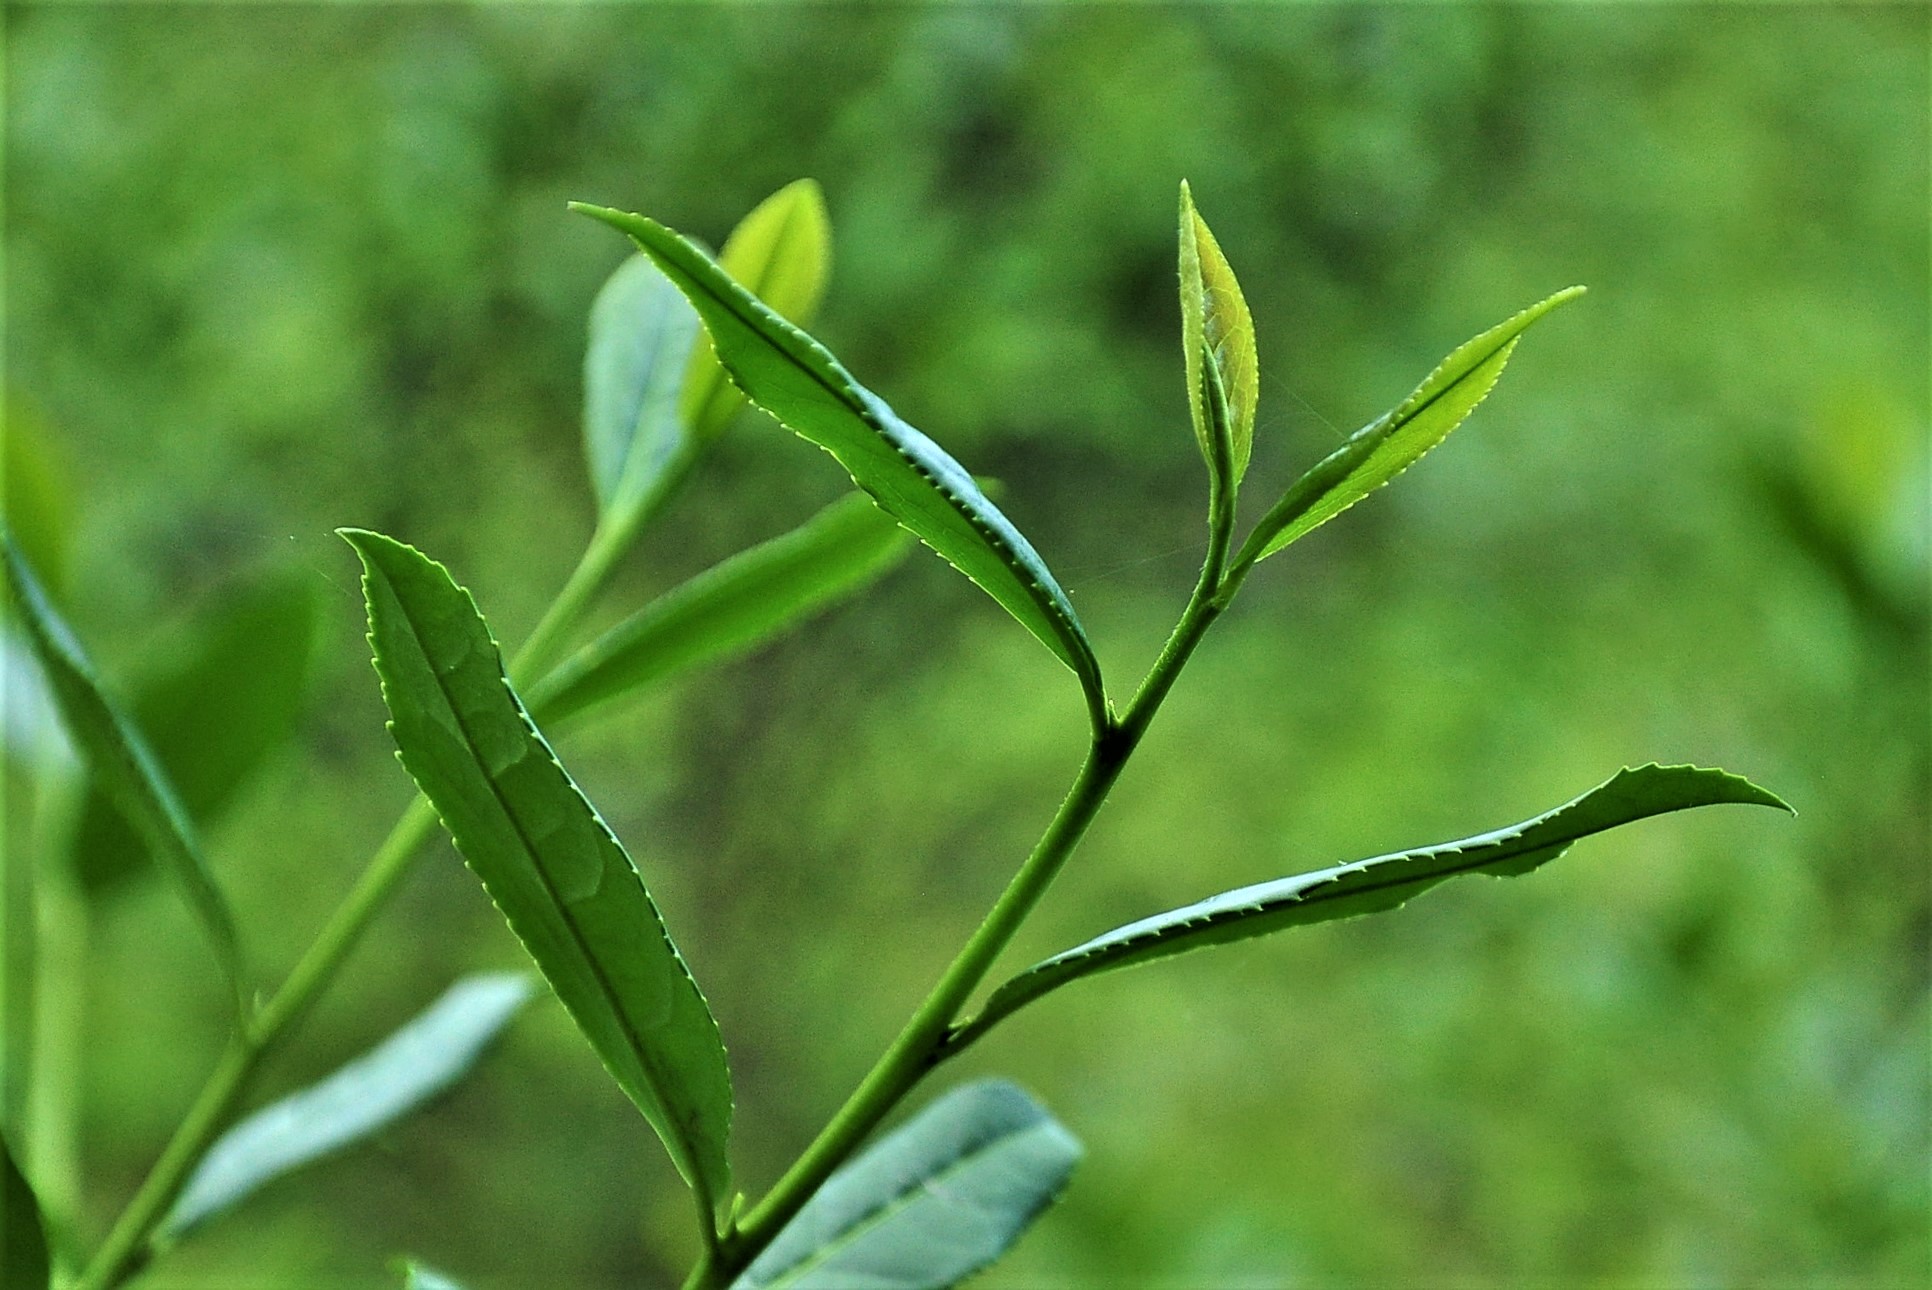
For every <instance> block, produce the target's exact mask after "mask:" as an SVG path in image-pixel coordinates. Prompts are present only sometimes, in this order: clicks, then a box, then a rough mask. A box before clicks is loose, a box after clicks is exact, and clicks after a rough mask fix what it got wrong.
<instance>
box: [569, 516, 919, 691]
mask: <svg viewBox="0 0 1932 1290" xmlns="http://www.w3.org/2000/svg"><path fill="white" fill-rule="evenodd" d="M911 548H912V538H911V536H910V535H908V534H907V533H906V531H905V530H904V529H902V528H900V527H899V525H898V524H897V523H896V522H894V521H893V519H892V517H891V516H889V515H887V514H886V513H885V512H884V511H881V510H880V509H879V508H878V507H876V506H874V505H873V504H872V502H871V501H870V500H869V499H867V498H865V497H862V496H858V495H852V496H848V497H844V498H841V499H840V500H839V501H836V502H834V503H832V504H831V505H830V506H828V507H826V508H825V509H824V510H822V511H820V512H819V513H818V514H817V515H815V516H813V517H812V518H811V519H810V520H808V521H807V522H806V523H805V524H803V525H801V526H800V527H799V528H796V529H794V530H792V531H791V532H790V533H787V534H784V535H783V536H781V537H777V538H773V539H772V540H771V541H769V542H765V543H762V544H760V545H758V546H755V547H752V548H751V549H750V550H748V551H743V552H740V553H739V554H737V555H735V556H732V557H731V558H730V559H728V560H726V561H724V562H723V563H721V564H719V565H716V566H714V567H713V568H711V569H707V570H706V571H705V572H703V573H701V574H699V575H698V576H697V577H695V578H693V579H691V580H690V581H689V582H686V583H684V584H682V585H681V586H678V587H676V588H674V589H673V590H671V591H669V592H666V593H665V594H664V595H663V596H660V597H659V598H658V599H656V600H654V601H652V602H651V603H650V604H648V605H646V606H645V607H644V608H643V609H641V610H639V611H638V612H637V613H635V614H633V615H632V616H631V617H629V618H627V619H625V620H624V621H623V622H621V623H619V624H617V626H615V627H613V628H611V629H610V630H609V631H607V632H605V633H604V634H603V635H602V636H600V637H598V638H597V639H596V640H594V641H592V642H591V643H590V644H588V645H586V646H584V647H583V648H582V649H580V650H578V651H577V652H576V653H575V654H573V655H572V656H571V657H569V658H567V659H565V660H564V661H563V662H562V663H560V664H559V665H558V666H557V668H556V670H555V671H554V672H552V673H551V674H550V675H549V676H547V677H545V678H544V680H543V682H542V683H541V684H539V685H537V686H536V687H534V688H533V689H532V690H531V692H530V708H531V711H532V712H534V713H535V714H536V716H537V718H538V720H540V721H543V722H545V723H548V722H552V721H561V720H564V719H566V718H569V717H571V716H574V715H576V714H577V713H579V712H582V711H583V710H584V709H586V708H589V707H592V706H595V705H597V704H599V703H603V702H606V701H608V700H610V699H613V698H617V697H618V696H620V695H624V694H628V693H631V692H634V691H636V690H638V689H641V688H643V687H645V686H648V685H651V684H653V683H655V682H657V681H661V680H663V679H664V678H666V677H668V676H672V675H674V674H676V673H678V672H682V671H685V670H687V669H689V668H693V667H697V666H699V665H700V664H703V663H708V662H712V661H714V660H716V659H719V658H723V657H726V656H729V655H731V654H735V653H738V652H741V651H743V650H747V649H750V648H751V647H752V646H754V645H757V644H758V643H760V642H762V641H765V640H768V639H770V638H771V637H772V636H775V635H776V634H778V633H779V632H781V631H783V630H784V629H785V628H786V627H788V626H790V625H791V624H793V623H795V622H797V621H798V620H799V619H801V618H803V617H805V616H806V615H808V614H811V613H813V612H815V611H817V610H819V609H822V608H824V607H825V606H826V605H828V604H830V603H831V602H832V601H834V600H837V599H838V598H840V597H842V596H846V595H850V594H851V593H853V592H854V591H856V590H858V589H859V588H860V587H863V586H865V585H866V584H867V583H869V582H871V581H872V580H873V579H875V578H877V577H879V576H880V575H881V574H883V573H884V572H885V571H886V570H887V569H890V568H891V567H892V566H894V565H896V564H897V563H898V562H899V561H900V560H901V559H903V558H904V557H905V556H906V554H907V553H908V552H909V551H910V550H911Z"/></svg>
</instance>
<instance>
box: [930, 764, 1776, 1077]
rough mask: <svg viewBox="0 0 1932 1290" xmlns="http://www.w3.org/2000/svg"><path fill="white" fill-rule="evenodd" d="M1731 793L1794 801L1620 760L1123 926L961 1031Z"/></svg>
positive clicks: (1715, 773)
mask: <svg viewBox="0 0 1932 1290" xmlns="http://www.w3.org/2000/svg"><path fill="white" fill-rule="evenodd" d="M1721 803H1738V804H1745V805H1755V806H1771V807H1776V808H1778V809H1781V810H1787V811H1788V810H1790V809H1791V808H1790V807H1789V806H1787V805H1786V804H1785V803H1784V802H1783V801H1781V800H1780V799H1779V798H1778V797H1777V796H1776V795H1774V794H1772V793H1770V792H1768V791H1766V790H1765V789H1762V788H1759V787H1758V786H1757V785H1755V784H1753V783H1751V782H1750V781H1749V780H1747V779H1743V778H1741V777H1739V776H1737V775H1732V774H1729V773H1727V772H1725V771H1721V770H1706V769H1703V768H1700V767H1696V766H1657V765H1650V766H1639V767H1636V768H1634V769H1626V770H1621V771H1618V772H1617V773H1616V774H1615V775H1614V776H1612V777H1611V778H1610V779H1609V780H1608V781H1606V782H1605V783H1603V784H1600V785H1598V786H1597V787H1596V788H1593V789H1591V790H1590V791H1589V792H1587V793H1585V794H1583V795H1582V796H1581V797H1578V798H1576V799H1575V800H1574V801H1571V802H1568V803H1566V804H1565V805H1563V806H1559V807H1557V808H1556V809H1555V810H1553V811H1549V812H1547V813H1545V814H1543V815H1539V816H1537V817H1536V818H1535V819H1532V820H1526V821H1524V822H1523V823H1521V824H1514V825H1511V826H1509V827H1507V828H1503V829H1498V830H1496V831H1494V832H1491V833H1484V834H1480V835H1478V836H1476V837H1472V838H1464V839H1462V840H1461V841H1459V842H1448V843H1443V844H1442V845H1439V846H1433V847H1425V848H1422V849H1420V850H1415V851H1403V852H1398V853H1395V854H1393V855H1385V856H1376V857H1374V858H1373V859H1369V860H1357V861H1355V862H1353V863H1351V864H1344V865H1337V866H1335V867H1334V868H1330V869H1320V870H1316V871H1315V872H1313V873H1304V874H1299V875H1297V876H1295V877H1292V878H1281V879H1277V880H1275V881H1273V882H1264V883H1259V884H1256V885H1254V886H1251V887H1242V888H1239V889H1237V890H1234V891H1226V892H1222V893H1221V894H1219V895H1217V896H1210V897H1208V898H1207V899H1206V900H1203V901H1200V902H1198V903H1196V904H1193V905H1188V906H1186V907H1185V908H1182V909H1173V910H1169V911H1167V912H1166V913H1162V914H1156V915H1154V916H1152V917H1150V918H1144V919H1141V920H1140V921H1138V922H1134V923H1129V924H1127V925H1126V926H1124V927H1117V928H1115V929H1114V930H1113V931H1110V932H1107V933H1105V934H1103V935H1101V936H1097V937H1095V938H1094V939H1093V940H1091V941H1088V942H1086V943H1085V944H1084V945H1079V946H1075V947H1074V948H1073V949H1070V950H1067V951H1064V952H1063V953H1060V954H1056V955H1054V956H1053V957H1052V958H1049V959H1046V960H1044V961H1043V962H1040V963H1037V964H1035V965H1034V966H1033V967H1031V968H1028V969H1027V970H1026V971H1025V972H1022V973H1021V974H1020V975H1018V976H1016V977H1014V978H1013V979H1012V980H1010V981H1007V982H1006V983H1005V984H1003V985H1001V986H1000V987H999V989H997V990H995V991H994V992H993V994H992V996H991V997H990V998H989V999H988V1000H987V1003H986V1007H985V1009H984V1010H983V1011H982V1012H981V1014H980V1015H979V1016H978V1017H976V1018H974V1019H973V1020H972V1021H970V1022H968V1023H967V1024H966V1025H965V1026H963V1027H962V1028H961V1029H960V1031H959V1032H958V1035H959V1037H960V1039H961V1040H962V1041H967V1040H970V1038H974V1037H977V1036H978V1035H979V1034H983V1033H984V1032H985V1031H986V1030H987V1029H990V1028H991V1027H992V1025H993V1024H994V1023H996V1022H997V1021H999V1020H1000V1019H1001V1018H1003V1017H1006V1016H1009V1015H1011V1014H1012V1013H1013V1012H1015V1011H1016V1010H1018V1009H1020V1008H1022V1007H1024V1006H1026V1005H1027V1004H1028V1003H1031V1002H1032V1001H1034V1000H1035V999H1038V998H1040V997H1041V996H1042V995H1044V994H1046V993H1048V992H1049V991H1052V990H1056V989H1058V988H1059V987H1061V986H1063V985H1066V984H1068V983H1069V982H1072V981H1076V980H1079V979H1080V978H1082V977H1087V976H1093V975H1095V974H1096V973H1100V972H1107V971H1112V970H1114V969H1116V968H1124V967H1131V966H1133V965H1135V964H1138V963H1149V962H1152V961H1154V960H1155V959H1162V958H1167V957H1169V956H1171V955H1175V954H1182V953H1186V952H1187V951H1189V950H1195V949H1202V948H1205V947H1207V946H1209V945H1219V944H1223V943H1226V942H1229V941H1240V940H1247V939H1249V938H1251V937H1256V936H1265V935H1267V934H1268V933H1270V932H1277V931H1281V930H1283V929H1285V928H1289V927H1300V926H1305V925H1307V924H1310V923H1320V922H1327V921H1329V920H1330V919H1337V918H1353V917H1355V916H1357V915H1360V914H1373V913H1379V912H1381V911H1383V910H1389V909H1395V908H1398V907H1399V906H1401V905H1402V904H1403V903H1405V902H1406V901H1408V900H1410V899H1411V898H1413V897H1415V896H1418V895H1420V894H1421V893H1422V892H1424V891H1427V890H1428V889H1429V888H1430V887H1433V886H1435V885H1436V884H1437V883H1439V882H1444V881H1446V880H1448V879H1450V878H1453V877H1456V876H1458V875H1460V874H1469V873H1482V874H1488V875H1490V876H1492V877H1513V876H1515V875H1518V874H1524V873H1528V872H1530V871H1531V870H1533V869H1536V868H1538V867H1540V866H1542V865H1544V864H1547V863H1549V862H1550V861H1551V860H1554V859H1556V858H1557V857H1558V856H1560V855H1562V854H1563V853H1564V852H1565V851H1567V850H1568V849H1569V847H1570V845H1571V844H1572V843H1574V842H1576V841H1577V840H1578V839H1580V838H1585V837H1588V836H1590V835H1591V834H1593V833H1602V832H1604V831H1605V830H1607V829H1613V828H1616V827H1618V826H1619V825H1623V824H1629V823H1631V822H1633V821H1635V820H1641V819H1645V818H1648V817H1650V816H1653V815H1663V814H1666V813H1668V812H1671V811H1681V810H1687V809H1689V808H1691V807H1697V806H1713V805H1718V804H1721Z"/></svg>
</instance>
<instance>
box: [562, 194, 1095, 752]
mask: <svg viewBox="0 0 1932 1290" xmlns="http://www.w3.org/2000/svg"><path fill="white" fill-rule="evenodd" d="M584 213H585V214H588V215H590V216H592V217H593V218H596V219H600V220H603V221H604V222H605V223H607V224H610V225H611V226H612V227H613V228H616V229H618V230H619V231H620V232H623V233H625V234H628V235H629V236H630V237H631V238H632V239H633V240H634V241H635V242H636V243H637V244H638V245H639V246H640V247H642V248H643V250H644V251H645V253H646V254H648V255H649V256H650V257H651V258H652V259H653V260H655V261H657V264H658V267H659V268H661V269H663V271H664V272H665V274H666V276H668V277H669V278H670V279H671V280H672V281H673V282H674V283H676V284H677V285H678V287H679V289H680V290H682V291H684V293H685V295H686V296H687V297H688V298H689V299H690V300H691V303H692V305H693V306H694V307H696V309H697V311H698V314H699V316H700V317H702V318H703V319H704V322H705V326H706V328H707V330H708V331H709V333H710V335H711V340H712V345H713V347H714V349H715V351H716V352H717V353H718V355H719V356H720V358H721V359H722V361H723V363H724V366H725V369H726V371H727V372H728V373H729V374H730V376H731V379H732V380H733V381H735V382H736V383H737V384H738V385H739V387H740V388H742V389H744V390H745V391H746V392H747V394H748V395H749V396H750V397H751V398H752V400H753V401H754V402H756V403H757V404H758V405H759V406H760V407H762V408H764V409H765V411H767V412H769V413H771V414H772V416H774V417H775V418H777V419H778V421H779V422H780V423H782V424H783V425H785V426H786V427H787V428H789V429H791V430H792V431H793V432H794V433H796V434H798V435H799V436H800V437H802V438H804V439H807V440H809V441H811V442H812V443H815V444H817V445H818V446H819V447H821V448H823V449H825V450H826V451H827V452H829V453H831V454H832V456H833V457H834V458H835V459H836V460H837V461H838V462H839V464H840V465H842V466H844V467H845V469H846V471H847V473H849V474H850V475H851V476H852V479H853V481H854V482H855V483H857V484H858V485H859V487H861V488H863V489H864V490H865V491H866V492H868V493H870V494H871V495H872V496H873V498H874V499H875V500H876V501H877V502H878V504H879V505H880V507H882V508H883V509H884V510H885V511H886V512H887V513H888V514H890V515H892V516H893V518H895V519H896V520H898V521H899V522H900V523H901V524H903V525H904V526H905V527H906V528H908V529H910V530H911V531H912V532H913V533H914V534H915V535H917V536H918V537H919V538H920V540H921V541H923V542H925V543H926V545H928V546H930V547H931V548H932V549H933V550H935V551H936V552H938V553H939V554H940V555H941V556H942V557H943V558H944V559H945V560H946V561H947V562H948V563H950V564H951V565H952V566H953V567H954V568H956V569H958V570H959V571H960V572H962V573H964V574H965V575H966V576H967V577H968V578H970V579H971V580H972V581H973V582H975V583H977V584H978V585H979V586H980V587H981V588H982V589H984V590H985V591H986V592H987V593H988V594H989V595H991V596H992V597H993V599H994V600H996V601H998V602H999V604H1000V605H1001V606H1002V607H1003V608H1005V609H1006V611H1007V612H1008V613H1010V614H1012V615H1013V617H1014V618H1016V619H1018V620H1019V621H1020V623H1021V624H1022V625H1024V626H1025V627H1026V628H1027V630H1029V631H1031V632H1032V633H1033V635H1034V636H1035V637H1037V638H1038V639H1039V640H1040V641H1041V642H1042V643H1043V644H1045V645H1046V646H1047V648H1048V649H1050V650H1052V651H1053V653H1054V654H1055V655H1056V656H1057V657H1058V658H1059V659H1060V661H1061V662H1063V663H1065V664H1066V665H1067V667H1068V668H1069V669H1070V670H1071V671H1072V672H1073V673H1074V675H1075V676H1076V677H1078V678H1079V680H1080V683H1081V687H1082V689H1083V691H1084V692H1085V694H1086V697H1087V706H1088V711H1089V714H1090V715H1091V717H1092V719H1093V721H1094V724H1095V727H1096V729H1099V728H1104V726H1105V723H1106V721H1107V720H1108V717H1107V706H1106V694H1105V689H1104V687H1103V685H1102V682H1101V676H1100V662H1099V659H1098V658H1097V657H1096V656H1095V654H1094V651H1093V647H1092V645H1091V644H1090V643H1089V642H1088V640H1087V634H1086V629H1085V627H1083V626H1082V625H1081V623H1080V619H1079V616H1078V615H1077V614H1076V613H1075V612H1074V609H1073V603H1072V601H1071V600H1069V599H1068V597H1067V594H1066V591H1065V590H1064V589H1063V588H1062V587H1061V586H1060V583H1059V581H1058V580H1057V579H1056V578H1055V577H1054V576H1053V574H1052V572H1051V571H1050V570H1049V569H1048V568H1047V565H1046V562H1045V561H1044V560H1042V559H1041V558H1040V554H1039V552H1038V551H1036V550H1034V548H1033V545H1032V543H1030V542H1028V541H1027V539H1026V538H1025V536H1024V535H1022V534H1021V533H1020V531H1019V529H1018V528H1016V527H1015V526H1014V524H1013V522H1012V521H1011V520H1009V519H1008V518H1007V517H1006V516H1005V514H1004V513H1002V512H1001V511H1000V509H999V508H998V507H997V506H995V505H994V504H993V503H992V501H991V500H990V499H988V498H987V496H986V495H985V493H984V492H982V491H981V489H980V487H979V485H978V484H977V483H975V482H974V480H973V477H972V476H971V475H970V474H969V473H968V472H967V471H966V470H965V468H964V467H962V466H961V465H960V464H959V463H958V462H957V461H955V460H954V459H953V458H952V456H951V455H950V454H948V453H947V452H946V451H945V449H943V448H941V447H940V446H939V445H938V444H937V443H935V442H933V440H932V439H930V438H928V437H927V436H926V435H925V434H924V433H922V432H921V431H919V430H917V429H915V428H914V427H913V426H911V425H909V424H907V423H906V422H905V421H904V420H903V419H901V418H900V417H899V415H898V414H897V413H896V412H894V411H893V410H892V408H891V407H890V406H888V405H887V403H886V402H885V400H883V399H881V398H880V397H879V396H878V395H876V394H874V393H873V392H872V391H870V390H868V389H866V388H865V387H864V386H862V385H860V384H859V383H858V382H857V381H856V380H854V379H853V377H852V375H851V373H850V372H848V371H846V369H845V367H844V365H843V364H841V363H840V362H839V361H838V359H837V358H835V357H834V356H833V355H832V353H831V352H830V351H829V350H827V349H826V348H825V346H823V345H822V344H820V343H819V342H818V341H817V340H815V339H814V338H813V337H811V336H810V335H808V334H807V333H806V332H804V331H803V330H801V329H800V328H799V327H797V326H795V325H794V324H792V323H790V322H788V321H786V320H785V319H784V318H782V317H780V316H779V315H778V314H777V313H775V312H774V311H773V310H772V309H771V308H770V307H769V306H768V305H766V304H765V303H764V302H763V301H761V300H759V299H758V298H757V297H756V296H755V295H753V294H751V293H750V292H748V291H746V290H745V289H744V287H743V286H741V285H740V284H739V283H738V282H736V281H735V280H733V278H732V277H731V275H730V274H729V273H727V272H725V271H724V270H723V269H722V268H721V267H720V266H719V265H718V264H717V262H715V261H714V260H712V259H711V257H710V256H708V255H706V254H705V253H704V252H703V251H702V250H701V249H700V248H699V247H697V246H696V245H695V244H693V243H692V242H691V241H690V240H689V239H688V238H685V237H682V236H680V235H679V234H677V233H676V232H674V231H672V230H671V229H669V228H666V227H665V226H664V225H662V224H659V223H658V222H657V221H655V220H653V219H650V218H648V217H646V216H642V215H628V214H624V213H622V212H618V211H611V210H607V209H604V208H587V209H586V210H585V212H584Z"/></svg>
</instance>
